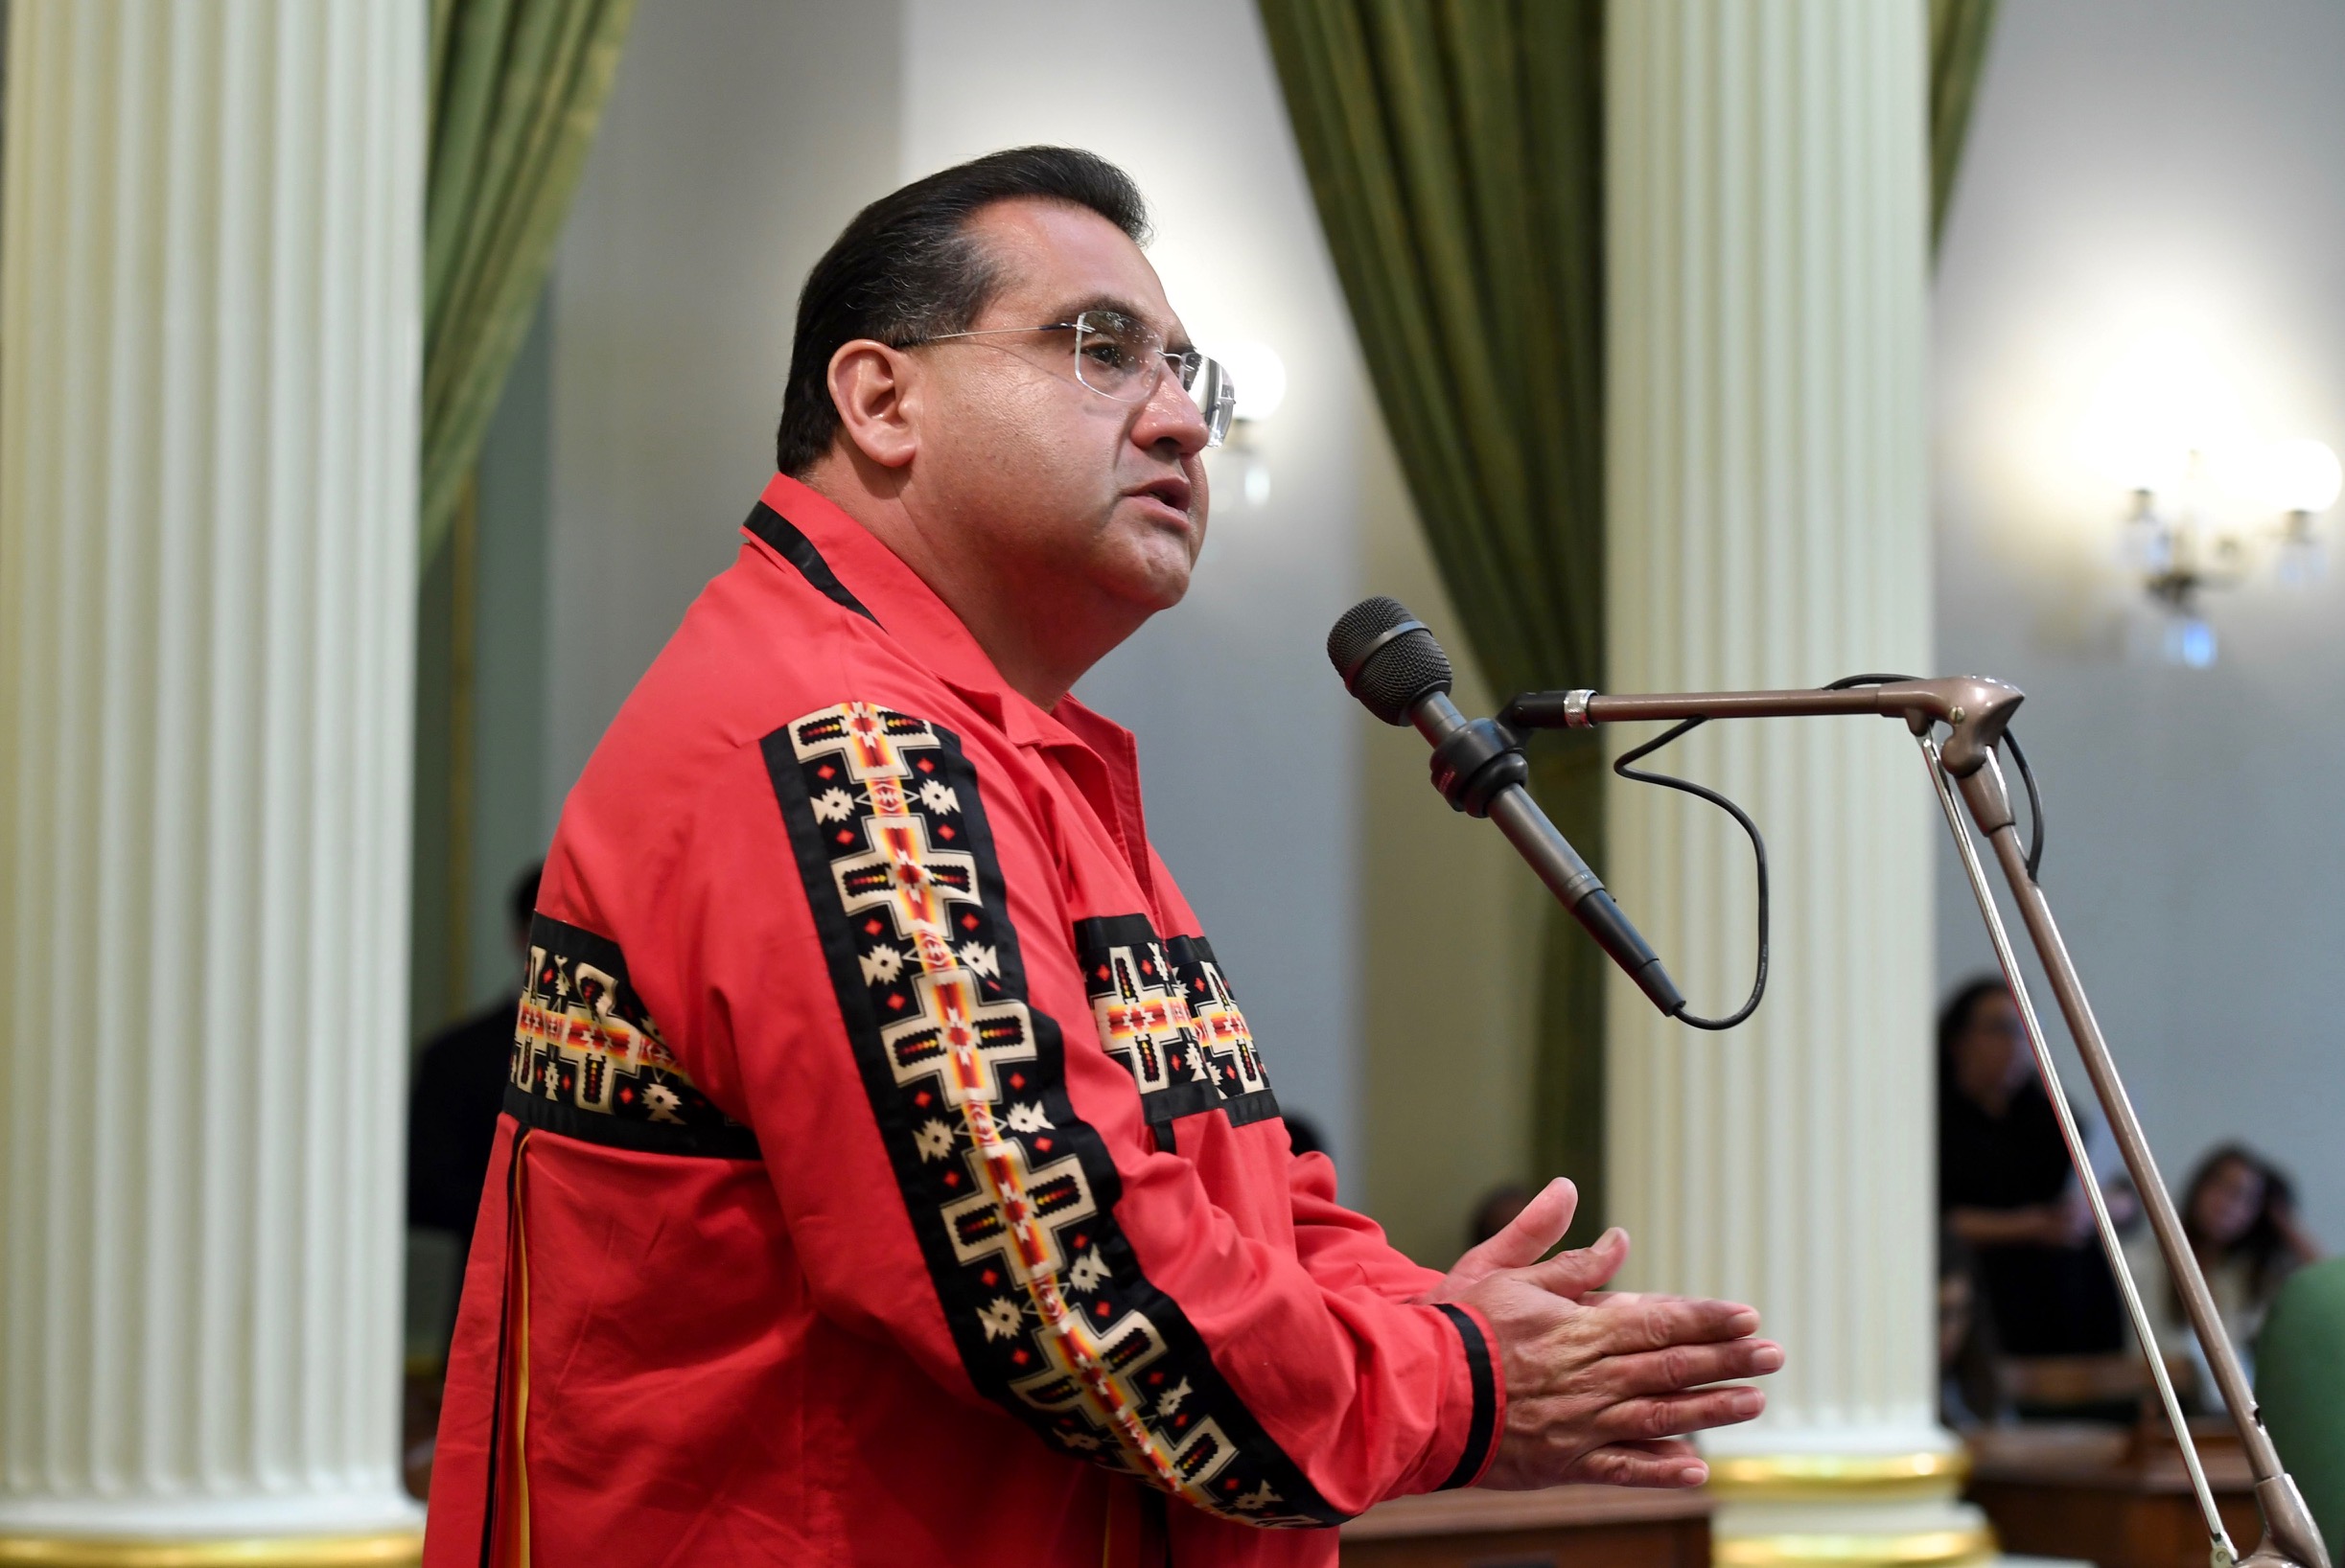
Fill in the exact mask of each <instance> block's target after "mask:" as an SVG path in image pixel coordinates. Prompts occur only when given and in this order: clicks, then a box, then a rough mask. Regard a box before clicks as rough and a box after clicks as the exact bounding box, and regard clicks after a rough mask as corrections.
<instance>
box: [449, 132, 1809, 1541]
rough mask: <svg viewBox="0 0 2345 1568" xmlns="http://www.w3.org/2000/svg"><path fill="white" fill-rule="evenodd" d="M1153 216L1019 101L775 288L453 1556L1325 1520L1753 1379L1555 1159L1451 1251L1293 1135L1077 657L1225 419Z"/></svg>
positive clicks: (631, 787) (545, 1091)
mask: <svg viewBox="0 0 2345 1568" xmlns="http://www.w3.org/2000/svg"><path fill="white" fill-rule="evenodd" d="M1146 232H1147V231H1146V217H1145V212H1144V209H1143V206H1142V202H1141V199H1140V196H1139V194H1138V192H1137V191H1135V190H1134V189H1133V187H1132V185H1131V183H1130V181H1129V180H1128V179H1127V178H1126V176H1125V175H1124V174H1123V173H1121V172H1120V171H1118V170H1116V169H1114V168H1113V167H1111V166H1109V165H1107V164H1105V163H1103V162H1102V161H1101V160H1100V159H1098V158H1096V157H1093V156H1091V155H1090V154H1088V153H1083V152H1078V151H1072V150H1062V149H1054V148H1029V149H1024V150H1016V151H1010V152H1003V153H997V154H994V155H992V156H990V157H986V158H981V159H978V160H976V161H975V162H973V163H968V164H964V165H963V166H961V167H959V168H956V169H949V170H946V171H945V172H943V173H939V174H934V175H931V176H930V177H928V178H926V179H923V180H920V181H918V182H917V183H915V184H913V185H909V186H907V187H905V188H904V189H902V190H900V191H897V192H896V193H895V194H894V195H893V196H887V197H884V198H883V199H881V200H879V201H877V202H875V203H873V204H872V205H871V207H869V208H867V209H865V211H864V212H863V213H861V214H860V215H859V216H857V218H856V219H855V220H854V221H853V222H852V223H850V224H849V225H848V226H847V231H846V232H845V233H844V234H843V235H841V236H840V238H839V240H838V242H836V243H835V244H833V245H832V246H831V248H830V250H829V252H828V253H827V254H826V255H824V258H823V259H822V260H821V261H820V262H818V263H817V264H816V265H815V267H814V270H813V272H812V273H811V274H810V275H809V277H808V278H807V280H806V285H805V289H804V292H803V294H802V295H801V300H800V304H799V315H798V330H797V338H796V342H795V344H794V345H793V353H792V360H791V366H790V379H789V385H788V389H787V393H786V396H785V402H784V406H783V412H782V420H781V428H780V435H779V443H778V444H779V468H780V473H778V475H777V476H776V477H775V478H774V480H773V481H772V482H771V483H770V484H769V485H768V486H767V487H766V490H765V493H764V496H762V498H761V499H760V500H759V501H758V503H757V506H756V508H755V511H753V512H752V513H751V515H750V518H749V521H748V523H747V525H746V527H745V529H744V534H745V536H746V537H745V539H744V541H743V543H742V547H741V553H740V556H739V559H738V560H737V562H736V563H735V564H734V565H733V566H732V567H731V569H730V570H728V571H726V572H725V573H724V574H723V575H722V576H720V577H718V578H717V579H716V580H715V581H714V582H712V583H711V584H710V585H709V586H708V589H707V590H706V591H705V592H703V593H702V595H701V596H700V598H699V600H698V601H697V602H696V603H695V604H694V605H693V607H692V609H691V611H689V613H687V614H686V616H685V620H684V624H683V625H682V627H681V628H679V629H678V631H677V633H676V634H675V636H674V637H673V638H672V639H671V640H670V641H669V643H668V645H667V647H666V649H665V650H664V651H663V652H662V654H661V656H660V657H659V659H658V660H657V661H656V662H655V663H654V664H653V665H652V667H651V670H650V671H649V672H648V673H647V674H646V675H645V676H644V678H643V680H642V682H641V683H640V684H639V685H638V687H637V688H636V690H635V693H634V695H633V696H632V697H631V698H630V699H629V700H628V703H627V704H626V706H625V707H624V708H623V709H622V710H621V712H620V713H619V716H618V718H617V719H616V720H615V722H614V723H613V724H612V726H611V729H610V732H609V733H608V734H607V735H605V736H604V737H603V740H602V744H601V745H600V747H599V748H598V749H596V750H595V753H594V756H593V759H592V761H591V762H590V763H589V764H588V765H587V769H586V772H585V773H584V775H583V776H582V777H581V778H580V780H579V782H578V785H577V787H576V789H574V790H573V791H572V792H571V794H570V796H569V801H568V803H567V804H566V806H565V808H564V810H563V814H562V821H561V826H560V829H559V831H558V832H557V833H556V835H555V838H554V842H553V846H552V850H551V853H550V854H549V856H548V858H547V860H546V872H545V880H544V885H543V888H542V891H541V892H540V895H539V901H538V913H537V917H536V920H535V922H534V925H533V927H532V930H531V934H530V969H529V975H528V981H527V990H526V994H525V996H524V998H523V1001H522V1010H521V1018H520V1024H519V1026H518V1028H517V1030H516V1038H515V1046H514V1070H513V1085H512V1087H511V1089H510V1090H509V1091H508V1093H507V1095H506V1114H505V1116H504V1118H503V1120H502V1121H501V1123H500V1125H499V1136H498V1145H497V1153H496V1158H495V1162H494V1164H493V1165H492V1167H491V1170H490V1175H489V1184H488V1188H487V1191H486V1193H485V1194H484V1196H483V1199H482V1203H481V1210H480V1218H479V1223H478V1226H477V1229H476V1240H475V1244H474V1247H473V1251H472V1257H471V1260H470V1265H469V1270H468V1274H467V1278H466V1281H465V1291H464V1301H463V1306H462V1311H461V1315H460V1320H459V1324H458V1328H457V1334H456V1343H455V1347H454V1349H453V1355H452V1359H451V1368H450V1373H449V1393H448V1399H447V1404H446V1407H445V1415H444V1417H443V1418H442V1422H441V1427H440V1440H439V1444H438V1456H439V1457H438V1463H437V1466H436V1470H437V1473H436V1474H435V1476H434V1478H433V1485H432V1495H431V1510H430V1536H429V1541H428V1546H427V1554H426V1555H427V1561H428V1562H429V1563H430V1564H431V1565H433V1568H455V1565H456V1564H459V1563H462V1564H476V1563H488V1564H515V1565H518V1564H522V1563H527V1562H531V1561H533V1560H534V1561H542V1562H545V1563H548V1564H561V1565H569V1564H585V1563H592V1564H597V1565H614V1564H636V1563H644V1564H648V1563H695V1564H700V1563H753V1562H755V1563H766V1562H771V1563H785V1562H786V1563H793V1564H813V1563H823V1564H830V1563H873V1564H880V1563H886V1564H899V1563H922V1564H925V1563H979V1564H990V1563H1000V1564H1021V1565H1027V1564H1058V1563H1064V1564H1069V1565H1074V1564H1083V1565H1091V1564H1097V1563H1102V1562H1106V1563H1123V1564H1137V1563H1151V1562H1166V1561H1171V1562H1176V1563H1179V1564H1182V1565H1184V1568H1187V1565H1195V1564H1221V1563H1333V1562H1334V1561H1335V1547H1336V1542H1335V1533H1333V1532H1332V1531H1331V1530H1329V1529H1326V1528H1325V1527H1328V1526H1332V1525H1335V1524H1336V1523H1338V1522H1340V1521H1341V1520H1343V1519H1345V1518H1348V1517H1350V1516H1351V1515H1353V1514H1356V1513H1358V1512H1360V1511H1361V1510H1364V1509H1366V1508H1368V1507H1370V1506H1371V1505H1373V1504H1375V1503H1376V1502H1378V1501H1379V1500H1381V1499H1382V1498H1386V1497H1393V1496H1399V1495H1402V1494H1405V1493H1411V1492H1424V1491H1431V1490H1434V1489H1436V1488H1439V1487H1464V1486H1474V1485H1479V1486H1487V1487H1543V1486H1550V1485H1553V1484H1555V1483H1558V1482H1564V1481H1604V1482H1617V1483H1624V1484H1629V1485H1637V1486H1660V1487H1668V1486H1690V1485H1694V1484H1696V1483H1698V1482H1699V1481H1701V1480H1702V1479H1703V1476H1704V1473H1705V1472H1704V1469H1703V1466H1702V1464H1701V1462H1700V1461H1699V1460H1698V1459H1697V1458H1696V1457H1695V1456H1694V1454H1693V1451H1692V1449H1691V1447H1690V1446H1689V1445H1688V1444H1687V1443H1685V1442H1684V1441H1682V1440H1683V1434H1685V1433H1688V1432H1692V1431H1695V1430H1697V1429H1700V1428H1703V1427H1708V1426H1716V1425H1721V1424H1724V1423H1727V1422H1731V1421H1738V1420H1745V1419H1748V1418H1751V1417H1753V1416H1754V1415H1756V1414H1757V1413H1758V1410H1759V1408H1760V1404H1761V1399H1760V1395H1758V1393H1757V1392H1756V1391H1755V1390H1753V1389H1750V1388H1746V1387H1728V1388H1718V1387H1710V1386H1707V1385H1715V1384H1717V1383H1719V1382H1721V1381H1722V1380H1724V1379H1730V1378H1735V1377H1741V1376H1747V1375H1750V1374H1753V1373H1761V1372H1772V1371H1774V1370H1775V1369H1776V1367H1777V1366H1779V1365H1780V1364H1781V1360H1782V1353H1781V1351H1780V1350H1779V1349H1777V1348H1776V1347H1775V1346H1774V1345H1772V1344H1768V1343H1766V1342H1764V1341H1760V1340H1757V1339H1755V1338H1753V1337H1752V1336H1753V1331H1754V1329H1755V1328H1756V1326H1757V1314H1755V1313H1754V1312H1753V1311H1752V1310H1751V1309H1750V1308H1748V1307H1745V1306H1739V1305H1735V1304H1733V1303H1724V1302H1707V1301H1691V1300H1683V1299H1676V1298H1662V1297H1650V1296H1646V1297H1638V1296H1630V1295H1612V1294H1595V1293H1594V1292H1595V1291H1596V1288H1597V1287H1598V1286H1600V1285H1602V1284H1603V1283H1604V1282H1605V1281H1606V1280H1609V1279H1610V1278H1611V1277H1612V1275H1613V1274H1614V1271H1615V1270H1616V1269H1617V1268H1618V1267H1619V1264H1620V1262H1621V1260H1622V1258H1623V1257H1624V1256H1625V1255H1626V1252H1627V1246H1628V1242H1627V1238H1626V1237H1625V1236H1624V1235H1622V1234H1620V1233H1618V1232H1616V1231H1615V1232H1613V1233H1611V1234H1607V1235H1606V1236H1605V1237H1604V1238H1603V1239H1602V1240H1600V1241H1598V1242H1597V1243H1596V1245H1595V1246H1594V1247H1592V1248H1590V1249H1589V1250H1588V1251H1586V1252H1580V1253H1567V1254H1564V1255H1562V1256H1559V1257H1554V1258H1551V1259H1548V1260H1547V1261H1545V1262H1541V1261H1539V1259H1540V1257H1542V1256H1543V1255H1544V1253H1545V1252H1546V1251H1547V1250H1548V1249H1549V1248H1550V1247H1552V1246H1553V1245H1554V1243H1555V1241H1556V1239H1557V1238H1558V1237H1560V1236H1561V1235H1562V1234H1563V1232H1564V1229H1565V1226H1566V1224H1567V1222H1568V1220H1569V1218H1570V1214H1571V1208H1572V1203H1573V1192H1572V1189H1571V1187H1570V1185H1569V1184H1568V1183H1566V1182H1560V1181H1559V1182H1556V1183H1554V1184H1552V1185H1551V1186H1549V1187H1548V1188H1546V1189H1545V1190H1544V1191H1543V1192H1542V1193H1541V1194H1540V1195H1539V1196H1538V1198H1537V1199H1535V1200H1534V1201H1533V1202H1532V1204H1531V1205H1530V1207H1529V1208H1528V1209H1526V1210H1525V1211H1523V1213H1522V1215H1521V1218H1519V1219H1518V1220H1516V1221H1515V1223H1514V1224H1513V1225H1511V1226H1509V1227H1508V1228H1507V1230H1506V1231H1504V1232H1503V1233H1502V1234H1499V1235H1498V1237H1496V1238H1495V1239H1493V1240H1491V1241H1489V1242H1487V1243H1485V1244H1483V1245H1482V1246H1480V1247H1477V1248H1475V1249H1474V1251H1473V1252H1471V1253H1469V1254H1467V1255H1466V1257H1464V1258H1463V1259H1462V1260H1461V1261H1460V1262H1459V1263H1458V1265H1457V1266H1456V1267H1455V1268H1454V1269H1452V1270H1451V1271H1450V1273H1449V1274H1447V1275H1446V1276H1445V1275H1441V1274H1437V1273H1434V1272H1433V1271H1431V1270H1428V1269H1423V1268H1419V1267H1417V1266H1416V1265H1414V1264H1412V1263H1410V1262H1409V1261H1408V1260H1407V1259H1406V1258H1405V1257H1402V1256H1401V1255H1400V1254H1398V1253H1396V1252H1394V1251H1393V1250H1392V1249H1391V1248H1390V1247H1389V1246H1387V1245H1386V1244H1385V1242H1384V1239H1383V1236H1382V1234H1381V1232H1380V1231H1379V1230H1378V1229H1377V1227H1376V1226H1375V1225H1374V1224H1372V1223H1370V1222H1369V1221H1368V1220H1366V1219H1364V1218H1362V1217H1360V1216H1359V1215H1357V1214H1354V1213H1352V1212H1350V1211H1347V1210H1345V1209H1343V1208H1342V1207H1341V1206H1339V1205H1338V1204H1337V1203H1336V1202H1335V1171H1334V1168H1333V1166H1331V1165H1330V1164H1329V1163H1328V1161H1327V1160H1326V1158H1325V1157H1324V1156H1321V1155H1315V1154H1313V1155H1304V1156H1299V1157H1298V1156H1296V1155H1294V1154H1293V1153H1292V1152H1291V1151H1290V1149H1289V1144H1288V1139H1287V1132H1286V1128H1285V1126H1284V1124H1283V1123H1282V1122H1281V1121H1280V1119H1279V1111H1278V1102H1277V1098H1276V1095H1275V1091H1274V1089H1273V1086H1272V1080H1271V1076H1270V1073H1269V1071H1268V1067H1269V1066H1270V1065H1271V1064H1274V1063H1275V1061H1276V1056H1275V1048H1274V1047H1273V1048H1272V1049H1271V1050H1269V1051H1267V1052H1265V1050H1264V1049H1261V1048H1259V1047H1258V1046H1257V1044H1256V1042H1255V1041H1254V1039H1253V1037H1252V1035H1251V1034H1250V1033H1249V1032H1248V1030H1247V1027H1246V1023H1245V1019H1244V1016H1243V1015H1242V1013H1241V1012H1240V1011H1239V1007H1238V1003H1237V1002H1236V1000H1235V998H1234V996H1233V993H1232V987H1231V983H1230V980H1229V978H1228V977H1227V976H1226V975H1225V974H1224V972H1223V969H1222V967H1221V963H1220V960H1219V957H1218V956H1217V955H1216V954H1215V952H1214V949H1213V947H1212V945H1211V944H1210V943H1209V942H1208V941H1207V939H1206V936H1205V934H1204V933H1203V932H1202V931H1200V930H1199V929H1198V926H1197V922H1196V917H1195V916H1194V915H1193V914H1192V913H1191V912H1190V910H1189V906H1188V905H1187V903H1186V902H1185V901H1183V899H1182V897H1181V894H1180V890H1179V888H1176V887H1175V886H1174V885H1173V881H1172V874H1171V873H1170V872H1169V871H1168V870H1167V869H1166V868H1165V865H1164V863H1163V862H1162V861H1160V860H1159V859H1158V858H1157V857H1156V854H1155V852H1154V851H1153V850H1152V849H1151V848H1150V847H1149V840H1148V832H1147V826H1146V821H1145V817H1144V814H1143V811H1142V807H1141V798H1140V775H1139V771H1138V767H1137V764H1136V759H1135V754H1134V748H1133V743H1132V738H1131V736H1130V735H1129V734H1128V733H1127V732H1126V731H1125V730H1123V729H1122V728H1119V727H1118V726H1115V725H1113V724H1111V723H1109V722H1108V721H1107V720H1105V719H1103V718H1101V717H1100V716H1099V715H1097V714H1094V713H1092V712H1090V711H1089V710H1088V709H1086V708H1085V707H1083V706H1082V704H1081V703H1078V702H1077V701H1076V700H1075V699H1074V698H1072V697H1070V696H1068V695H1067V692H1068V688H1069V687H1071V686H1073V685H1074V683H1075V682H1076V680H1077V679H1078V678H1080V676H1081V675H1082V674H1083V672H1084V671H1085V670H1087V669H1089V668H1090V667H1091V665H1092V664H1094V663H1095V662H1096V661H1097V660H1098V659H1099V658H1100V657H1102V656H1103V655H1104V654H1106V653H1107V652H1108V650H1110V649H1112V648H1114V647H1115V646H1116V645H1117V644H1118V643H1120V642H1122V641H1123V640H1124V639H1125V638H1126V637H1127V636H1129V635H1130V634H1132V633H1133V632H1134V631H1136V630H1137V629H1138V628H1139V626H1140V625H1141V623H1142V622H1144V621H1146V620H1147V619H1148V618H1149V616H1150V615H1152V614H1154V613H1156V612H1157V611H1161V610H1166V609H1169V608H1171V607H1172V606H1173V605H1174V604H1176V603H1178V602H1179V600H1180V598H1181V595H1182V593H1183V592H1184V591H1185V590H1186V589H1187V588H1188V584H1189V574H1190V570H1191V567H1192V565H1194V564H1195V562H1196V558H1197V552H1198V549H1199V547H1200V546H1201V545H1202V543H1203V542H1204V535H1205V519H1206V484H1205V466H1204V462H1203V453H1204V450H1205V449H1206V448H1208V447H1210V446H1212V445H1213V444H1214V443H1215V442H1216V441H1218V440H1219V438H1220V436H1221V434H1222V431H1223V430H1224V428H1225V427H1226V426H1227V423H1228V420H1229V416H1230V406H1231V390H1230V387H1229V385H1228V383H1227V380H1226V379H1225V378H1224V377H1223V375H1222V373H1221V371H1220V367H1219V366H1218V365H1217V364H1215V363H1214V362H1213V361H1212V360H1210V359H1207V358H1204V357H1201V356H1200V355H1199V354H1198V353H1197V351H1196V348H1195V347H1194V346H1193V345H1192V344H1191V343H1190V341H1189V338H1188V335H1187V334H1186V333H1185V332H1184V331H1183V330H1182V328H1181V324H1180V319H1179V317H1177V316H1176V315H1174V314H1173V312H1172V307H1171V305H1170V304H1169V303H1168V302H1167V301H1166V299H1165V296H1164V291H1163V288H1162V287H1161V286H1160V284H1159V283H1158V280H1157V277H1156V274H1155V272H1154V270H1153V269H1152V268H1151V267H1150V266H1149V263H1148V261H1147V259H1146V257H1145V256H1144V255H1143V254H1142V252H1141V249H1140V241H1141V240H1142V239H1143V238H1144V237H1145V235H1146ZM1232 957H1234V958H1235V959H1236V960H1237V964H1236V967H1237V969H1238V971H1239V972H1240V973H1241V974H1242V972H1243V968H1244V961H1245V956H1244V955H1243V954H1237V955H1233V956H1232Z"/></svg>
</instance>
